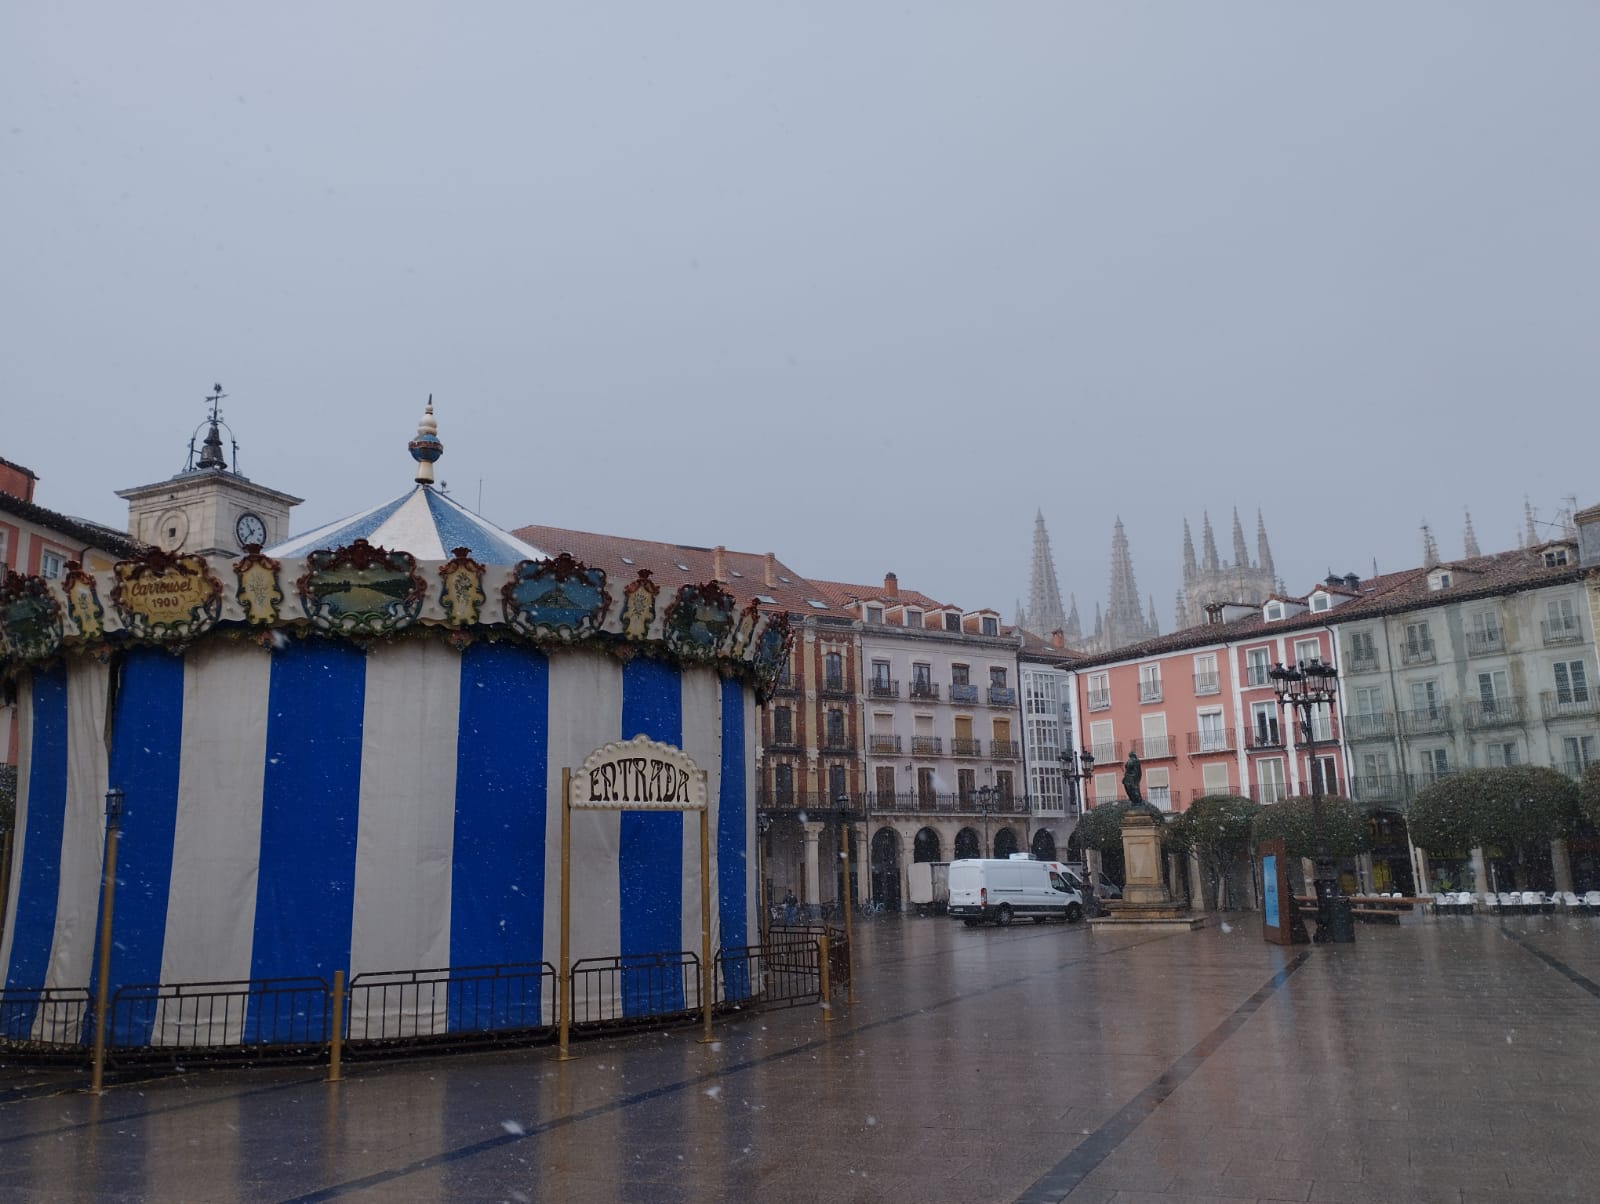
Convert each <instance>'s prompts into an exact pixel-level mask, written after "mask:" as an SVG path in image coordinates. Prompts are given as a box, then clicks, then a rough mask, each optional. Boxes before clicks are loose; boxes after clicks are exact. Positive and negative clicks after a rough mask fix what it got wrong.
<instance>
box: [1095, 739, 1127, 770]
mask: <svg viewBox="0 0 1600 1204" xmlns="http://www.w3.org/2000/svg"><path fill="white" fill-rule="evenodd" d="M1089 755H1090V756H1092V757H1093V758H1094V759H1095V762H1096V763H1097V764H1100V765H1105V764H1106V762H1108V761H1120V760H1122V741H1121V740H1101V741H1099V742H1097V743H1095V744H1092V745H1090V746H1089Z"/></svg>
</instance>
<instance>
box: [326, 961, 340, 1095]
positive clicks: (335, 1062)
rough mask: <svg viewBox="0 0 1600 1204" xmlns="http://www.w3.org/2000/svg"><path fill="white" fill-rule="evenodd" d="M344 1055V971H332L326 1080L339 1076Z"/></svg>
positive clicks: (332, 1079)
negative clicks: (330, 1031)
mask: <svg viewBox="0 0 1600 1204" xmlns="http://www.w3.org/2000/svg"><path fill="white" fill-rule="evenodd" d="M343 1056H344V971H343V970H335V971H334V972H333V1040H332V1041H330V1042H329V1043H328V1082H330V1083H337V1082H338V1081H339V1080H340V1077H341V1070H342V1062H343Z"/></svg>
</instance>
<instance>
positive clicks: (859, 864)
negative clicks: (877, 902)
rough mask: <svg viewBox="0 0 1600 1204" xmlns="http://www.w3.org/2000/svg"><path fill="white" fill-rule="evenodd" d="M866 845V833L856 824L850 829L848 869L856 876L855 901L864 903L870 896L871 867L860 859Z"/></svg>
mask: <svg viewBox="0 0 1600 1204" xmlns="http://www.w3.org/2000/svg"><path fill="white" fill-rule="evenodd" d="M866 847H867V841H866V834H865V833H864V832H862V830H861V825H860V824H856V825H855V826H854V827H852V828H851V829H850V869H851V870H852V872H854V874H855V876H856V891H855V895H856V897H855V901H856V902H857V903H865V902H866V901H867V900H868V899H870V898H871V897H872V867H871V866H870V865H868V864H867V863H866V862H865V861H863V860H862V859H861V854H862V853H863V852H864V851H865V850H866Z"/></svg>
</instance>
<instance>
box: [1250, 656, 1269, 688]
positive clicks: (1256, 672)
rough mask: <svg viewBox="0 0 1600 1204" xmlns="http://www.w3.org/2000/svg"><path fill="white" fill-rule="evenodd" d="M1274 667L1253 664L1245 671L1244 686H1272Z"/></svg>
mask: <svg viewBox="0 0 1600 1204" xmlns="http://www.w3.org/2000/svg"><path fill="white" fill-rule="evenodd" d="M1271 672H1272V666H1270V665H1258V664H1255V663H1253V662H1252V663H1251V664H1250V665H1249V666H1247V667H1246V668H1245V671H1244V684H1245V685H1246V686H1249V687H1252V688H1254V687H1256V686H1270V685H1271V684H1272V677H1271Z"/></svg>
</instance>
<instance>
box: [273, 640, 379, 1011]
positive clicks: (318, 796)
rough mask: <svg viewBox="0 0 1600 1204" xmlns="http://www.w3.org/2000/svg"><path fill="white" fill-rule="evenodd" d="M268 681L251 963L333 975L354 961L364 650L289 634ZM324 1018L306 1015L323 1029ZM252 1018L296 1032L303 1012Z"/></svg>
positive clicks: (288, 973) (284, 972) (286, 973)
mask: <svg viewBox="0 0 1600 1204" xmlns="http://www.w3.org/2000/svg"><path fill="white" fill-rule="evenodd" d="M269 691H270V698H269V707H268V716H269V717H268V720H267V766H266V774H265V778H264V781H263V784H262V805H261V859H260V866H259V869H258V871H257V875H256V913H255V914H256V920H255V935H254V942H253V948H252V954H251V971H250V973H251V977H253V978H288V977H300V976H305V975H315V976H318V977H321V978H322V979H324V980H325V981H328V982H330V983H331V982H332V980H333V972H334V971H335V970H345V969H348V968H349V962H350V922H351V909H352V907H353V906H354V896H355V863H356V833H357V819H358V815H359V811H360V797H361V737H362V717H363V713H364V709H365V702H366V654H365V653H364V652H363V651H362V650H361V649H359V648H355V647H352V646H351V645H349V644H344V643H338V642H335V641H332V640H305V641H297V642H294V643H290V644H288V645H286V646H284V647H282V648H279V649H277V650H275V651H274V652H273V654H272V677H271V685H270V686H269ZM310 1006H312V1007H314V1008H320V1003H313V1004H312V1005H310ZM321 1019H322V1018H321V1017H320V1016H314V1017H306V1018H304V1021H303V1023H308V1024H311V1025H312V1026H313V1027H312V1028H311V1030H310V1031H312V1032H317V1031H320V1029H319V1028H318V1027H317V1025H319V1024H320V1022H321ZM251 1024H252V1025H253V1026H255V1027H254V1028H253V1029H252V1030H251V1031H253V1032H256V1033H257V1034H258V1039H260V1040H289V1039H291V1038H292V1037H293V1036H294V1033H293V1032H292V1031H291V1028H292V1026H294V1025H295V1024H296V1020H295V1018H293V1017H288V1016H282V1017H276V1016H275V1017H253V1018H252V1020H251Z"/></svg>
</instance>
